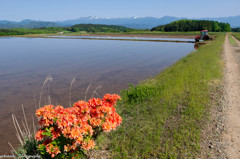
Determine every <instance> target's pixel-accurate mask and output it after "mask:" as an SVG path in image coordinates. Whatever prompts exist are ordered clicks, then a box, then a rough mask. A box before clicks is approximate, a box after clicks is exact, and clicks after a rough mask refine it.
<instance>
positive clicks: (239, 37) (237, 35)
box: [232, 33, 240, 40]
mask: <svg viewBox="0 0 240 159" xmlns="http://www.w3.org/2000/svg"><path fill="white" fill-rule="evenodd" d="M232 35H233V36H234V37H235V38H236V39H238V40H240V33H232Z"/></svg>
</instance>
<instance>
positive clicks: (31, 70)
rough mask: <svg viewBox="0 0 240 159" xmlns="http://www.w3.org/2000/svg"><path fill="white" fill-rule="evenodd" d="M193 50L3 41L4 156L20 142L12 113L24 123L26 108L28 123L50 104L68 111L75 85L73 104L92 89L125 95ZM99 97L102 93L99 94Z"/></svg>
mask: <svg viewBox="0 0 240 159" xmlns="http://www.w3.org/2000/svg"><path fill="white" fill-rule="evenodd" d="M192 50H194V44H191V43H169V42H165V43H162V42H143V41H115V40H107V41H104V40H82V39H46V38H0V129H1V130H0V155H3V154H10V146H9V145H8V141H9V142H10V143H12V145H13V146H15V147H16V146H17V145H18V144H19V142H18V140H17V137H16V133H15V129H14V126H13V122H12V118H11V114H15V115H16V116H17V118H18V120H19V121H21V120H23V115H22V110H21V106H22V105H24V108H25V112H26V116H27V118H28V123H29V125H31V124H32V123H31V118H32V116H34V111H35V110H36V106H38V102H39V95H40V92H41V89H42V85H43V82H44V80H45V79H46V77H47V76H51V77H52V78H53V81H51V82H50V81H48V82H47V83H46V85H45V87H44V89H43V96H42V101H41V103H42V104H41V105H44V104H48V103H49V102H51V103H52V104H54V105H57V104H60V105H64V106H65V107H68V106H69V105H70V104H69V103H70V102H69V88H70V84H71V81H72V79H73V78H75V82H74V83H73V85H72V92H71V94H72V103H73V102H74V101H77V100H80V99H84V97H85V91H86V89H87V87H88V85H89V83H90V82H91V81H92V84H91V87H90V89H89V91H88V93H87V98H91V97H92V95H93V91H94V90H95V89H96V88H97V87H98V86H101V87H102V88H101V89H98V90H97V93H98V94H99V95H100V96H101V97H102V96H103V95H104V94H105V93H120V90H121V89H126V88H128V84H130V83H132V84H137V83H138V82H139V81H141V80H144V79H146V78H148V77H150V76H154V75H156V74H157V73H159V72H160V71H161V70H163V69H164V68H166V67H167V66H169V65H171V64H173V63H174V62H175V61H177V60H178V59H180V58H181V57H183V56H185V55H187V54H188V53H190V52H191V51H192ZM94 96H95V97H97V95H96V94H95V95H94Z"/></svg>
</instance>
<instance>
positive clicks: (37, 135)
mask: <svg viewBox="0 0 240 159" xmlns="http://www.w3.org/2000/svg"><path fill="white" fill-rule="evenodd" d="M43 132H44V131H43V130H38V131H37V133H36V135H35V138H36V140H37V141H42V140H43V138H44V137H45V136H44V135H42V133H43Z"/></svg>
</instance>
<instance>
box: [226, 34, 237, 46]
mask: <svg viewBox="0 0 240 159" xmlns="http://www.w3.org/2000/svg"><path fill="white" fill-rule="evenodd" d="M228 39H229V42H230V43H231V44H232V45H237V42H236V41H235V40H234V39H233V37H232V36H231V35H229V36H228Z"/></svg>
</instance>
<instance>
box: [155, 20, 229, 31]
mask: <svg viewBox="0 0 240 159" xmlns="http://www.w3.org/2000/svg"><path fill="white" fill-rule="evenodd" d="M200 30H208V31H213V32H228V31H231V26H230V24H228V23H221V22H217V21H210V20H178V21H174V22H172V23H170V24H166V25H159V26H157V27H154V28H152V29H151V31H165V32H171V31H179V32H187V31H200Z"/></svg>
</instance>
